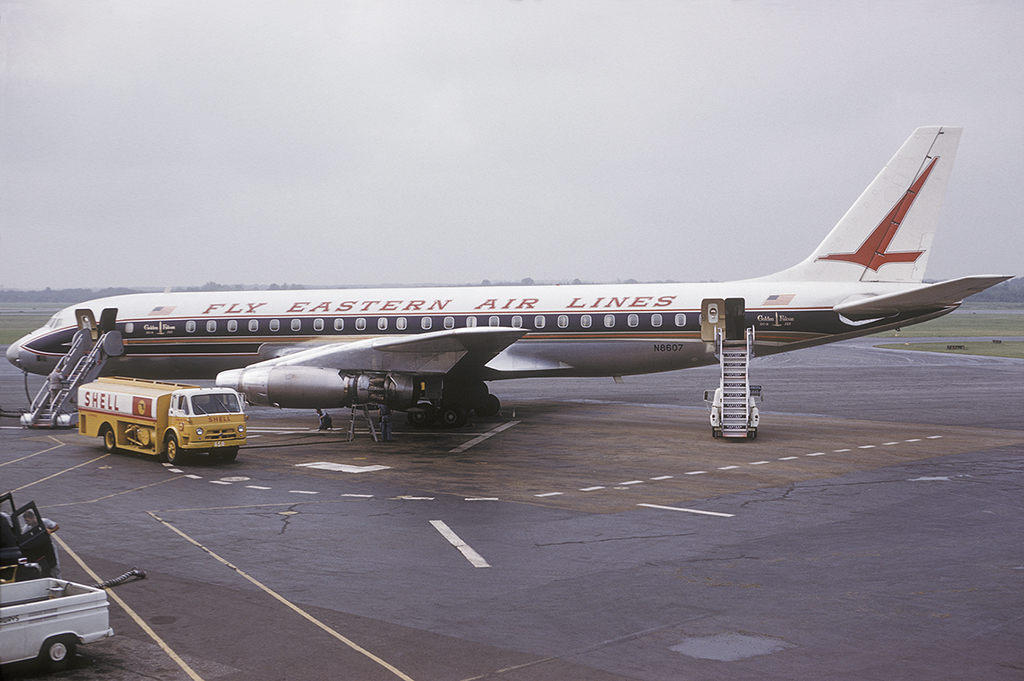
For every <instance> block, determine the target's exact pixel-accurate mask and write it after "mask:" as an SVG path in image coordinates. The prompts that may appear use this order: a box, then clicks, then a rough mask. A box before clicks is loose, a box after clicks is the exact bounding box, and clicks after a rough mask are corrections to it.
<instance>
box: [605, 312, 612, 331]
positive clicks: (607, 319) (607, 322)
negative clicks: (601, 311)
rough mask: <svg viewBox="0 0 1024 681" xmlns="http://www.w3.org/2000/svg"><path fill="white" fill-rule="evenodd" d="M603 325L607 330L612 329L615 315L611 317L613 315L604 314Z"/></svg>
mask: <svg viewBox="0 0 1024 681" xmlns="http://www.w3.org/2000/svg"><path fill="white" fill-rule="evenodd" d="M604 325H605V327H606V328H609V329H610V328H612V327H613V326H615V315H613V314H606V315H605V316H604Z"/></svg>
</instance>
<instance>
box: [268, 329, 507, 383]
mask: <svg viewBox="0 0 1024 681" xmlns="http://www.w3.org/2000/svg"><path fill="white" fill-rule="evenodd" d="M526 333H527V330H526V329H514V328H509V327H500V326H477V327H469V328H462V329H450V330H445V331H433V332H430V333H421V334H416V335H410V336H400V337H397V338H367V339H364V340H358V341H353V342H343V343H330V344H327V345H317V346H316V347H312V348H308V349H305V350H297V351H295V352H291V353H289V354H284V355H282V356H280V357H276V358H274V359H270V360H267V361H265V362H260V363H258V364H253V365H250V367H255V366H278V365H282V366H314V367H321V368H330V369H337V370H340V371H352V372H363V371H380V372H390V371H395V372H409V373H417V374H444V373H447V372H449V371H451V370H452V369H453V368H454V367H455V366H456V365H457V364H460V363H462V364H463V365H466V364H472V365H475V366H478V367H482V366H483V365H484V364H486V363H487V362H489V361H490V360H491V359H493V358H494V357H495V356H496V355H497V354H498V353H500V352H501V351H502V350H504V349H505V348H507V347H508V346H510V345H512V344H513V343H515V342H516V341H517V340H519V339H520V338H522V337H523V336H525V335H526ZM282 350H283V348H282Z"/></svg>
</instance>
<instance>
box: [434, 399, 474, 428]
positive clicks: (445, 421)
mask: <svg viewBox="0 0 1024 681" xmlns="http://www.w3.org/2000/svg"><path fill="white" fill-rule="evenodd" d="M468 418H469V415H468V413H467V412H466V409H465V408H464V407H462V406H460V405H457V404H450V405H448V406H444V407H441V411H440V412H439V413H438V415H437V419H438V421H440V423H441V425H442V426H444V427H445V428H461V427H462V426H464V425H466V421H467V419H468Z"/></svg>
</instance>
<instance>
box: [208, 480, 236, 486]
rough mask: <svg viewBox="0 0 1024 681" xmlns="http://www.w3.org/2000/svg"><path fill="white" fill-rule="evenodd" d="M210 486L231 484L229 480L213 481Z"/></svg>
mask: <svg viewBox="0 0 1024 681" xmlns="http://www.w3.org/2000/svg"><path fill="white" fill-rule="evenodd" d="M210 484H211V485H230V484H231V483H230V482H228V481H227V480H211V481H210Z"/></svg>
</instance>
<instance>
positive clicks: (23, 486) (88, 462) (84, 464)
mask: <svg viewBox="0 0 1024 681" xmlns="http://www.w3.org/2000/svg"><path fill="white" fill-rule="evenodd" d="M108 456H110V454H104V455H103V456H97V457H96V458H95V459H91V460H90V461H86V462H84V463H80V464H78V465H77V466H72V467H71V468H65V469H64V470H62V471H59V472H57V473H54V474H53V475H47V476H46V477H45V478H40V479H39V480H36V481H35V482H30V483H28V484H27V485H22V486H21V487H15V488H14V489H12V490H10V491H11V492H17V491H19V490H23V489H25V488H27V487H31V486H32V485H38V484H39V483H41V482H46V481H47V480H50V479H51V478H56V477H57V476H58V475H64V474H65V473H68V472H70V471H73V470H75V469H76V468H81V467H82V466H88V465H89V464H91V463H96V462H97V461H99V460H101V459H105V458H107V457H108Z"/></svg>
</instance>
